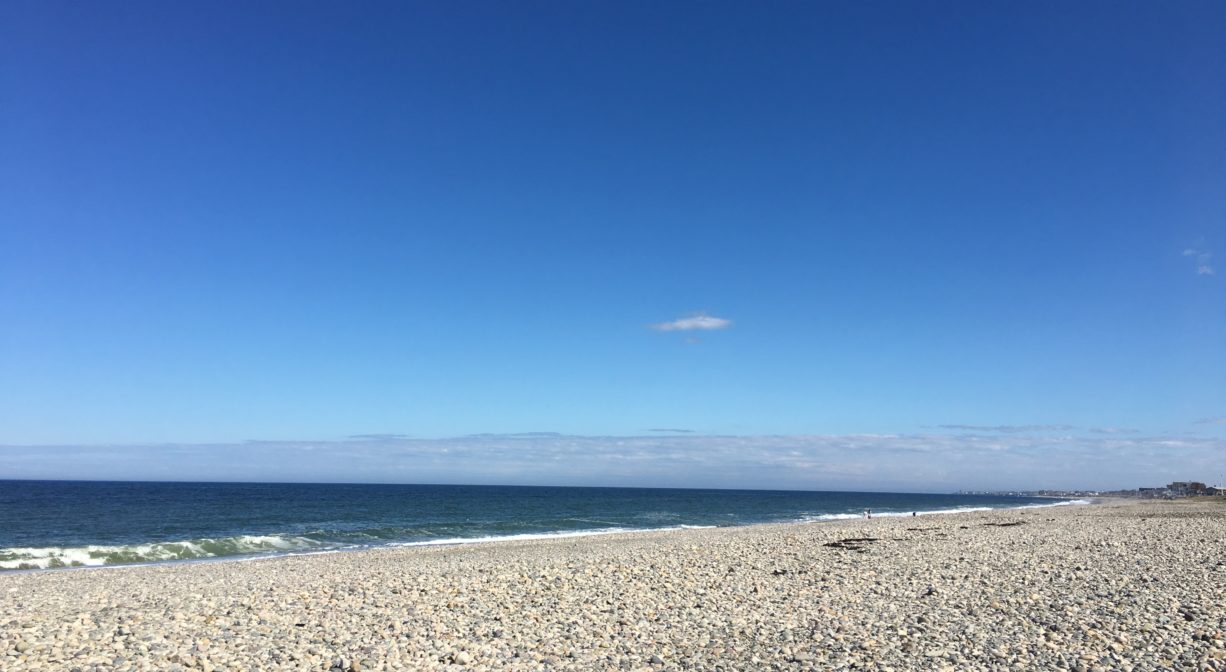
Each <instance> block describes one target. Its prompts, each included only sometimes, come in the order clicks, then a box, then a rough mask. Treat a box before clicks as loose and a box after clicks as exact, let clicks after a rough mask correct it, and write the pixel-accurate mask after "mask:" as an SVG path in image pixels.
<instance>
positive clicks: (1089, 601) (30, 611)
mask: <svg viewBox="0 0 1226 672" xmlns="http://www.w3.org/2000/svg"><path fill="white" fill-rule="evenodd" d="M0 626H2V628H0V669H3V670H5V671H6V672H25V671H27V670H40V671H48V672H51V671H55V672H60V671H64V672H68V671H73V670H79V671H82V672H86V671H88V672H103V671H116V672H118V671H137V670H158V671H163V670H165V671H171V672H190V671H193V670H203V671H204V672H219V671H222V670H226V671H235V672H238V671H242V672H254V671H257V670H268V671H273V670H318V671H329V670H344V671H363V670H453V671H459V670H638V671H644V672H645V671H649V670H650V671H652V672H659V671H663V670H829V669H839V670H882V671H889V670H1048V669H1050V670H1077V671H1082V672H1089V671H1093V672H1099V671H1105V670H1226V504H1224V503H1222V502H1220V501H1217V502H1214V501H1174V502H1136V501H1119V500H1109V501H1104V502H1097V503H1095V504H1093V505H1086V506H1059V507H1049V508H1035V509H1015V510H1000V511H987V512H974V513H958V514H944V515H928V516H919V517H914V518H912V517H899V518H874V519H872V520H850V521H838V522H827V523H814V524H806V525H760V526H751V527H738V528H719V529H702V530H680V531H666V532H645V533H629V534H619V535H605V536H592V537H582V538H570V539H556V540H549V541H533V542H504V543H495V544H478V545H464V546H450V547H425V548H422V547H418V548H403V549H379V550H368V551H357V552H345V553H332V554H319V555H303V556H294V557H279V558H269V559H259V560H247V561H229V562H203V563H177V564H176V563H171V564H161V565H150V566H136V567H118V568H107V569H99V570H52V571H39V572H9V573H4V574H0Z"/></svg>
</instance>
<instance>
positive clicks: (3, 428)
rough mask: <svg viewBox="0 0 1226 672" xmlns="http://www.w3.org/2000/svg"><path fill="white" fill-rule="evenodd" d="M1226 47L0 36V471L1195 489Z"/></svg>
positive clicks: (964, 25) (103, 24) (299, 27)
mask: <svg viewBox="0 0 1226 672" xmlns="http://www.w3.org/2000/svg"><path fill="white" fill-rule="evenodd" d="M1224 35H1226V4H1224V3H1221V2H1216V1H1210V2H1187V1H1177V2H1162V3H1156V2H1077V3H1069V2H1050V3H1044V2H1025V3H1022V2H1014V3H1002V2H993V3H975V2H954V3H949V2H945V3H942V2H932V3H909V2H842V3H839V2H821V3H816V2H803V3H802V2H796V3H788V2H779V3H750V2H742V3H724V2H701V3H699V2H665V3H661V2H608V3H594V2H583V3H572V2H548V3H542V2H516V3H494V2H464V3H450V2H430V3H426V2H416V3H409V2H363V3H288V2H287V3H248V2H243V3H222V2H217V3H166V2H150V3H139V2H125V3H119V4H115V3H61V2H50V1H46V0H37V1H31V2H25V1H13V2H6V3H3V5H2V6H0V478H3V477H6V476H8V477H24V476H37V477H60V476H62V477H77V478H89V477H132V478H143V477H159V478H193V477H208V478H222V479H227V480H230V479H252V478H254V479H256V480H260V479H276V480H290V479H298V480H355V479H356V480H394V481H409V482H413V481H433V482H460V483H462V482H478V481H479V482H517V483H570V482H574V483H581V482H582V483H616V484H632V485H633V484H645V485H668V484H672V485H722V486H731V485H745V486H754V487H763V486H770V485H772V484H780V483H782V484H786V485H789V487H810V486H811V487H819V486H820V487H840V486H847V487H851V486H856V487H879V488H910V489H926V488H927V487H928V486H931V487H938V486H939V487H947V486H949V487H952V486H958V487H963V486H965V487H976V486H979V485H991V486H1001V487H1006V486H1007V487H1041V486H1045V485H1056V484H1059V485H1065V486H1072V485H1077V484H1081V483H1084V484H1086V485H1088V486H1091V485H1092V486H1095V487H1107V486H1129V487H1135V486H1136V485H1145V484H1148V483H1149V481H1151V480H1156V479H1161V478H1165V477H1167V476H1170V477H1172V478H1173V477H1180V478H1204V479H1206V480H1215V479H1216V474H1217V473H1219V472H1223V471H1226V466H1224V464H1223V463H1224V461H1226V457H1223V456H1226V284H1224V283H1226V39H1223V36H1224ZM658 430H685V431H684V432H678V431H658ZM527 432H556V433H559V434H560V435H561V436H560V437H557V436H554V437H542V436H529V437H523V436H514V437H512V436H508V435H512V434H521V433H527ZM374 434H378V435H389V436H379V437H377V438H371V437H365V438H361V439H353V438H352V437H354V436H358V435H374ZM473 434H493V435H497V436H495V437H479V438H476V439H473V438H468V439H465V438H457V437H470V435H473ZM390 435H396V436H390ZM253 441H258V442H272V443H251V442H253ZM951 442H952V443H951ZM985 442H986V443H985ZM358 443H360V444H361V446H360V450H361V451H368V452H367V453H361V454H355V453H354V452H353V451H355V450H358V448H355V447H354V446H355V445H356V444H358ZM494 444H496V447H495V445H494ZM988 444H990V445H991V446H993V447H992V448H990V449H988V448H984V445H988ZM295 446H297V447H296V448H295ZM406 446H408V447H407V448H406ZM457 446H460V447H462V448H463V451H460V450H459V448H457ZM619 446H621V448H619ZM736 446H741V448H736ZM943 446H944V447H945V448H942V447H943ZM949 446H956V447H955V448H949ZM756 450H761V451H765V452H754V451H756ZM284 451H289V452H290V453H292V455H289V456H287V455H286V454H285V453H284ZM295 451H296V452H295ZM369 451H373V452H374V453H377V456H376V457H372V456H371V455H372V453H369ZM415 451H416V452H415ZM452 451H457V452H464V451H467V452H464V454H465V455H468V458H465V459H460V458H458V457H455V456H454V453H453V452H452ZM619 451H620V452H619ZM721 451H723V452H721ZM772 451H773V452H772ZM908 451H910V452H908ZM993 451H995V452H993ZM359 452H360V451H359ZM1002 452H1003V453H1007V454H1008V455H1009V456H1010V457H1009V459H1016V460H1017V462H1016V463H1012V462H1008V461H1001V460H1000V454H1001V453H1002ZM792 453H795V455H793V458H795V459H792V460H791V461H787V460H784V461H779V460H778V459H776V458H778V457H779V456H780V455H787V454H792ZM426 454H428V455H430V457H429V458H427V457H423V455H426ZM448 455H452V457H448ZM1146 455H1148V456H1150V457H1149V458H1143V456H1146ZM91 456H92V457H91ZM193 456H194V457H193ZM244 456H246V457H249V458H250V460H251V461H253V462H252V464H248V463H247V460H245V459H240V458H241V457H244ZM414 456H416V457H414ZM631 456H636V457H634V458H633V460H632V459H631ZM712 456H721V457H719V458H718V459H716V458H714V457H712ZM903 456H910V457H905V459H904V457H903ZM499 460H501V461H499ZM635 460H637V461H635ZM977 460H978V462H977ZM1147 460H1148V461H1147ZM427 461H428V463H429V465H432V466H431V467H430V468H426V467H425V466H424V465H426V464H427ZM979 462H982V465H981V466H980V467H979V469H980V470H979V471H976V470H975V468H973V467H972V466H969V465H971V464H972V463H974V464H979ZM287 463H292V466H293V468H292V470H290V469H288V467H287V466H286V465H287ZM615 464H616V465H622V467H624V468H622V467H618V468H614V466H613V465H615ZM1002 464H1008V465H1009V469H1010V471H1008V473H1003V474H1002V473H1001V471H1000V470H999V469H997V468H996V467H998V466H999V465H1002ZM258 465H263V466H258ZM626 465H630V466H626ZM1059 465H1063V466H1059ZM895 472H897V473H895ZM1205 472H1212V473H1205ZM785 476H786V477H785ZM785 481H786V483H785Z"/></svg>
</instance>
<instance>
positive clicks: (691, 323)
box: [651, 314, 732, 331]
mask: <svg viewBox="0 0 1226 672" xmlns="http://www.w3.org/2000/svg"><path fill="white" fill-rule="evenodd" d="M730 326H732V320H725V319H724V318H722V317H714V316H711V315H702V314H699V315H691V316H690V317H682V318H680V319H676V320H673V321H672V322H660V323H659V324H653V325H651V328H652V329H655V330H656V331H694V330H703V331H711V330H714V329H727V328H728V327H730Z"/></svg>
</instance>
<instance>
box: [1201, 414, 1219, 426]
mask: <svg viewBox="0 0 1226 672" xmlns="http://www.w3.org/2000/svg"><path fill="white" fill-rule="evenodd" d="M1196 424H1198V425H1226V415H1223V416H1219V417H1216V418H1201V419H1200V420H1197V421H1196Z"/></svg>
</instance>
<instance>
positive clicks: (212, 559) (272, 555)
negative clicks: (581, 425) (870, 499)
mask: <svg viewBox="0 0 1226 672" xmlns="http://www.w3.org/2000/svg"><path fill="white" fill-rule="evenodd" d="M1050 499H1060V500H1061V501H1059V502H1054V503H1051V504H1022V505H1019V506H1013V507H998V508H989V507H961V508H954V509H934V510H930V511H915V512H913V513H911V514H910V515H908V513H907V512H904V511H884V512H878V513H875V514H873V516H874V517H875V518H910V517H913V516H914V517H921V516H934V515H954V514H960V513H977V512H990V511H1013V510H1026V509H1044V508H1050V507H1060V506H1086V505H1094V504H1096V503H1098V502H1100V501H1105V500H1106V499H1109V498H1088V499H1087V498H1057V497H1051V498H1050ZM1124 501H1127V500H1124ZM861 519H863V516H860V515H858V514H818V515H816V516H802V517H800V518H796V519H794V520H787V521H770V522H757V523H745V524H739V525H724V526H720V525H685V524H681V525H675V526H667V527H658V528H593V529H589V530H571V531H557V532H541V533H520V534H509V535H504V536H482V537H455V538H449V539H437V540H421V541H388V542H385V543H381V544H370V545H352V546H335V547H324V548H317V549H312V548H311V547H309V546H308V547H302V548H298V549H286V550H285V551H280V552H278V551H271V552H263V553H260V552H256V553H235V554H229V555H220V556H216V555H214V556H204V557H195V558H182V559H162V560H157V559H151V560H148V561H137V562H124V563H111V564H107V563H103V564H96V565H91V564H81V565H67V566H50V567H25V568H11V569H10V568H3V567H0V576H4V575H8V574H15V573H29V572H61V571H79V570H100V569H118V568H123V567H150V566H160V565H180V564H207V563H218V562H251V561H255V560H274V559H277V558H286V557H298V556H306V555H328V554H334V553H362V552H366V551H373V550H381V549H394V548H420V547H453V546H470V545H485V544H502V543H514V542H518V541H550V540H554V539H569V538H586V537H599V536H609V535H623V534H637V533H659V532H678V531H684V530H690V529H731V528H741V527H758V526H764V525H765V526H769V525H807V524H818V523H834V522H844V521H854V520H861ZM251 536H266V535H251ZM189 543H192V540H180V541H160V542H154V541H151V542H138V543H132V544H125V545H121V546H119V547H134V546H136V547H139V546H153V545H162V544H189ZM99 547H100V546H82V547H64V546H54V547H46V548H57V549H72V550H76V549H89V550H92V549H94V548H99ZM40 548H41V547H40ZM21 550H27V549H26V548H23V549H21Z"/></svg>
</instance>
